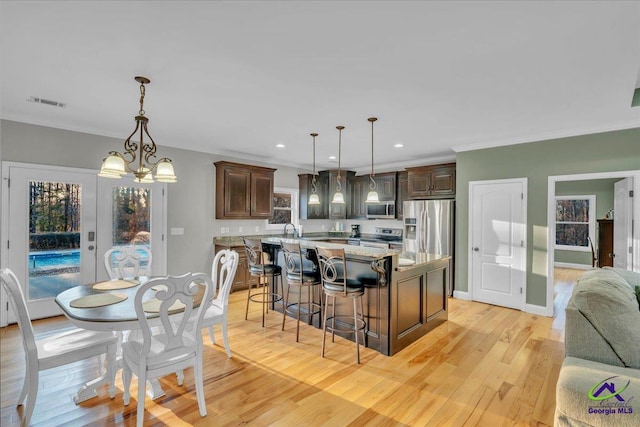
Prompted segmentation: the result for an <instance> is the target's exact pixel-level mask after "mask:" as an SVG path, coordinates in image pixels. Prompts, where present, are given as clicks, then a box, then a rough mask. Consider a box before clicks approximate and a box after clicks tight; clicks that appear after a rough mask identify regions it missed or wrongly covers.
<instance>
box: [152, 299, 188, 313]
mask: <svg viewBox="0 0 640 427" xmlns="http://www.w3.org/2000/svg"><path fill="white" fill-rule="evenodd" d="M160 303H162V301H160V300H159V299H157V298H152V299H150V300H147V301H145V302H143V303H142V308H143V309H144V311H145V312H147V313H159V312H160ZM184 307H185V306H184V303H183V302H182V301H179V300H176V302H174V303H173V304H171V307H169V314H173V313H179V312H181V311H184Z"/></svg>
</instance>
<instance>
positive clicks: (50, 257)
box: [29, 249, 80, 272]
mask: <svg viewBox="0 0 640 427" xmlns="http://www.w3.org/2000/svg"><path fill="white" fill-rule="evenodd" d="M68 267H80V249H70V250H66V251H43V252H30V253H29V272H31V271H39V270H49V269H56V268H68Z"/></svg>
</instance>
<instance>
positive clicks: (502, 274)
mask: <svg viewBox="0 0 640 427" xmlns="http://www.w3.org/2000/svg"><path fill="white" fill-rule="evenodd" d="M525 195H526V178H521V179H512V180H500V181H475V182H470V183H469V196H470V197H469V199H470V201H471V203H470V206H469V210H470V211H469V218H470V224H469V230H470V233H469V235H470V243H471V257H470V258H471V262H470V274H469V277H470V281H471V287H470V289H471V290H472V295H471V297H472V299H473V300H475V301H480V302H486V303H489V304H495V305H499V306H503V307H510V308H516V309H520V310H523V309H524V306H525V285H526V256H525V255H526V244H525V236H526V199H525Z"/></svg>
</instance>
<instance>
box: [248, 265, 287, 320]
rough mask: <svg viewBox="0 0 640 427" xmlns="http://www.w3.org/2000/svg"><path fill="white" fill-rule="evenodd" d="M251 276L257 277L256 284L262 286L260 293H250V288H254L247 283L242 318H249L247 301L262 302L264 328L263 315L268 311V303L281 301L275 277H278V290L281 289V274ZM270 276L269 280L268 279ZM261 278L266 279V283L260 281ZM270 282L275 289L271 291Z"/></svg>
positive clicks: (263, 316) (263, 317) (263, 318)
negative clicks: (247, 289)
mask: <svg viewBox="0 0 640 427" xmlns="http://www.w3.org/2000/svg"><path fill="white" fill-rule="evenodd" d="M252 278H257V279H258V285H257V286H261V287H262V293H252V292H251V290H252V289H254V288H253V285H251V284H250V285H249V291H248V294H247V308H246V310H245V313H244V320H247V319H248V318H249V303H250V302H257V303H260V304H262V327H263V328H264V321H265V315H266V313H268V312H269V305H270V304H274V303H276V302H278V301H282V293H278V281H277V280H276V278H280V291H282V288H283V286H282V276H281V275H272V276H252ZM269 278H271V280H269ZM262 279H265V280H266V283H262ZM271 283H273V284H274V286H275V290H274V291H273V292H272V291H271Z"/></svg>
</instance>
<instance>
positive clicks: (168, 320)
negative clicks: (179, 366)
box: [134, 273, 215, 360]
mask: <svg viewBox="0 0 640 427" xmlns="http://www.w3.org/2000/svg"><path fill="white" fill-rule="evenodd" d="M214 291H215V287H214V286H213V283H212V282H211V278H210V277H209V276H208V275H207V274H204V273H195V274H192V273H187V274H185V275H183V276H167V277H159V278H156V279H151V280H149V281H148V282H146V283H145V284H144V285H142V286H141V287H140V289H138V291H137V292H136V296H135V299H134V307H135V309H136V315H137V317H138V322H139V323H140V330H141V333H142V338H143V345H142V351H141V353H140V357H141V358H143V359H144V358H147V357H148V355H149V350H150V348H151V344H152V342H153V343H154V353H155V352H156V350H158V354H160V356H158V357H160V358H162V360H170V359H171V358H172V357H175V356H177V355H181V354H185V353H188V352H191V351H192V350H195V351H196V352H201V351H202V334H201V332H200V330H201V329H202V318H203V316H204V313H205V311H206V309H207V308H208V307H209V305H208V304H206V303H202V304H201V303H200V302H204V301H211V298H212V297H213V292H214ZM152 293H155V296H153V295H150V294H152ZM150 297H151V298H150ZM150 302H151V303H153V302H155V303H156V304H150ZM196 305H198V306H197V307H196ZM152 306H154V307H153V308H151V307H152ZM194 310H195V315H194ZM151 313H157V316H159V318H160V322H159V323H160V324H159V325H158V324H157V322H153V323H151V322H150V321H149V320H150V319H148V318H147V316H149V315H150V314H151ZM190 321H192V322H193V329H192V330H191V331H189V332H191V333H192V334H193V338H194V339H195V348H192V347H191V346H190V340H186V339H185V335H184V332H185V329H186V327H187V324H188V323H189V322H190ZM152 328H153V329H152ZM159 336H164V337H163V339H155V338H154V337H159ZM158 346H159V347H158Z"/></svg>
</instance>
